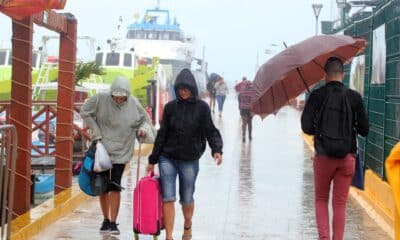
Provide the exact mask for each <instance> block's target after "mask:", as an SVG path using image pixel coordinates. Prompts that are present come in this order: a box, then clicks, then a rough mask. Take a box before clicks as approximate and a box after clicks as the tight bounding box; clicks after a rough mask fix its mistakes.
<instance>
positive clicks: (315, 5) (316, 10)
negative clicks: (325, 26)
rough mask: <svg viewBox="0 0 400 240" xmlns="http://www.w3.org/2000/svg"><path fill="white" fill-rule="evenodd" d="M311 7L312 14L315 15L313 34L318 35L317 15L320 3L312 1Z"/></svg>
mask: <svg viewBox="0 0 400 240" xmlns="http://www.w3.org/2000/svg"><path fill="white" fill-rule="evenodd" d="M312 8H313V10H314V15H315V35H318V17H319V14H320V13H321V9H322V4H321V3H314V4H313V5H312Z"/></svg>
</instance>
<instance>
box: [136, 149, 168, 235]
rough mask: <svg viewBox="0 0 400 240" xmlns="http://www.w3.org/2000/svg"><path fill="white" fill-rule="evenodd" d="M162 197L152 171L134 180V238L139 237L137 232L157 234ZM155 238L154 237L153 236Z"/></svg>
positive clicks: (158, 183) (160, 225)
mask: <svg viewBox="0 0 400 240" xmlns="http://www.w3.org/2000/svg"><path fill="white" fill-rule="evenodd" d="M140 145H141V144H140V143H139V154H138V172H137V175H136V176H137V178H136V179H139V168H140V152H141V146H140ZM162 219H163V216H162V199H161V189H160V182H159V179H158V178H157V177H155V176H154V173H153V172H152V173H150V174H149V175H148V176H146V177H143V178H141V179H140V180H139V181H138V180H136V187H135V190H134V192H133V231H134V232H135V239H139V237H138V234H147V235H154V236H158V235H159V234H160V231H161V229H162V228H163V220H162ZM154 239H156V237H154Z"/></svg>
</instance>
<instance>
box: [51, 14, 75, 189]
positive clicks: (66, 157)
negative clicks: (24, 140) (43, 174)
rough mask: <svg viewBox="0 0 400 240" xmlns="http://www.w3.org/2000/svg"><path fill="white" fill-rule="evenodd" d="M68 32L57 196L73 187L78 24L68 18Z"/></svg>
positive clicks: (63, 38) (63, 46)
mask: <svg viewBox="0 0 400 240" xmlns="http://www.w3.org/2000/svg"><path fill="white" fill-rule="evenodd" d="M65 17H66V18H67V32H62V33H60V54H59V69H58V76H59V78H58V93H57V130H56V131H57V132H56V135H57V137H56V168H55V194H57V193H59V192H61V191H63V190H65V189H67V188H69V187H71V185H72V156H73V141H74V140H73V138H72V130H73V126H72V124H73V113H74V91H75V64H76V38H77V36H76V35H77V34H76V31H77V21H76V19H75V17H74V16H73V15H71V14H66V15H65Z"/></svg>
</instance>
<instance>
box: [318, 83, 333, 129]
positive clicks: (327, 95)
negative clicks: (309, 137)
mask: <svg viewBox="0 0 400 240" xmlns="http://www.w3.org/2000/svg"><path fill="white" fill-rule="evenodd" d="M326 90H327V94H326V97H325V98H324V102H323V103H322V105H321V107H320V108H319V109H318V112H317V114H315V117H314V129H315V135H317V136H318V135H319V130H320V126H321V116H322V112H323V110H324V109H325V107H326V104H327V103H328V100H329V97H330V96H331V94H332V89H330V88H328V87H326Z"/></svg>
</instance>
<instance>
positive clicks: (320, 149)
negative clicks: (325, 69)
mask: <svg viewBox="0 0 400 240" xmlns="http://www.w3.org/2000/svg"><path fill="white" fill-rule="evenodd" d="M327 90H328V93H327V96H326V98H325V100H324V103H323V105H322V106H321V109H320V111H319V112H318V114H317V118H316V120H315V129H316V134H315V138H314V140H315V150H316V152H317V154H319V155H324V156H329V157H335V158H344V157H345V156H346V155H347V154H348V153H350V152H351V150H352V147H353V135H354V127H353V112H352V109H351V105H350V102H349V100H348V99H347V96H346V92H347V89H346V87H344V86H341V87H333V88H330V87H327Z"/></svg>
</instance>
